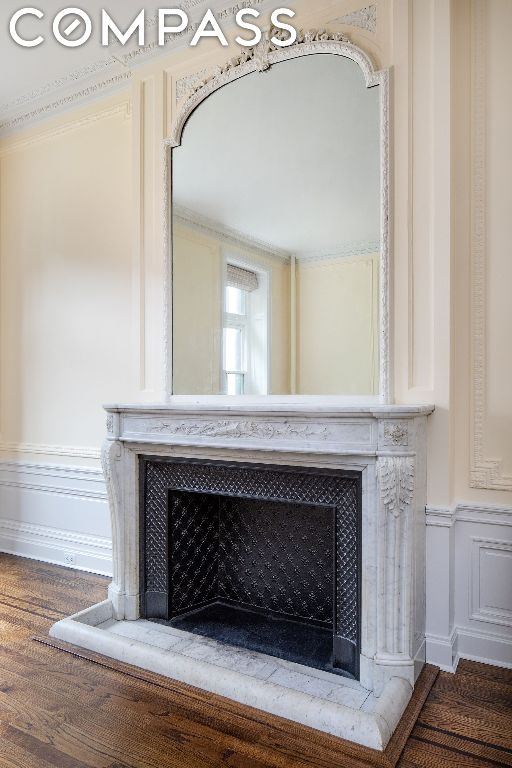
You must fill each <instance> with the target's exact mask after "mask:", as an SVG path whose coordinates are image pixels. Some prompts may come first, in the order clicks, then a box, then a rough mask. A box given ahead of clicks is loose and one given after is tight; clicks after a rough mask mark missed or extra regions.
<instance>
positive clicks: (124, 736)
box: [0, 554, 512, 768]
mask: <svg viewBox="0 0 512 768" xmlns="http://www.w3.org/2000/svg"><path fill="white" fill-rule="evenodd" d="M107 583H108V582H107V579H104V578H101V577H98V576H93V575H89V574H82V573H78V572H76V571H73V570H70V569H67V568H59V567H56V566H51V565H46V564H43V563H38V562H35V561H30V560H23V559H21V558H16V557H12V556H10V555H3V554H0V768H4V767H5V768H7V766H8V767H9V768H11V767H12V766H16V767H18V766H19V767H20V768H48V766H53V768H203V767H204V768H214V767H216V766H227V767H228V768H290V767H291V766H297V767H298V768H299V767H301V768H307V767H311V766H317V767H318V768H331V767H332V768H334V766H354V767H355V766H361V768H362V766H368V765H369V760H371V758H372V755H369V752H370V751H369V750H364V749H362V748H354V750H353V754H351V755H350V757H347V753H346V752H344V751H343V750H340V748H339V746H338V743H337V740H336V739H333V738H332V737H330V736H327V735H325V734H320V733H319V732H316V731H311V730H309V729H307V728H303V727H301V726H295V725H294V724H292V723H289V722H287V721H284V720H281V719H279V718H272V717H271V716H267V715H265V714H264V713H259V712H256V711H255V710H248V709H245V708H243V707H240V706H239V705H235V704H232V703H231V702H227V701H226V700H222V699H219V698H218V697H215V696H213V695H211V694H208V693H205V692H202V691H198V690H196V689H193V688H190V687H188V686H184V685H182V684H179V683H176V684H174V683H173V681H170V682H168V681H167V682H166V684H165V685H162V684H159V682H158V678H157V677H156V676H154V679H140V678H138V677H134V676H132V675H126V674H123V673H122V672H120V671H117V670H115V669H111V668H109V667H104V666H100V665H99V664H95V663H91V661H89V660H87V659H84V658H80V657H75V656H72V655H71V654H68V653H63V652H61V651H59V650H56V649H55V648H52V647H48V646H46V645H42V644H41V643H37V642H34V640H33V637H34V635H38V636H41V635H46V634H47V632H48V629H49V627H50V625H51V624H52V623H53V622H54V621H56V620H58V619H59V618H62V617H63V616H67V615H69V614H70V613H73V612H75V611H78V610H80V609H82V608H85V607H87V606H88V605H91V604H92V603H94V602H99V601H100V600H102V599H104V597H105V591H106V585H107ZM392 762H394V760H393V761H392ZM374 764H375V765H376V766H377V765H383V764H384V763H383V761H382V760H379V759H378V758H377V757H375V763H374ZM388 764H389V763H388ZM398 765H399V766H402V768H437V766H439V767H440V768H441V766H443V768H455V766H457V767H458V766H460V767H461V768H479V767H485V766H512V671H508V670H503V669H497V668H494V667H489V666H486V665H483V664H475V663H471V662H465V661H462V662H461V663H460V664H459V668H458V670H457V674H456V675H449V674H446V673H440V674H439V676H438V678H437V681H436V683H435V684H434V687H433V689H432V690H431V692H430V694H429V696H428V698H427V701H426V703H425V705H424V706H423V709H422V711H421V713H420V716H419V719H418V721H417V723H416V726H415V727H414V730H413V732H412V734H411V735H410V737H409V739H408V741H407V744H406V746H405V749H404V751H403V753H402V756H401V758H400V760H399V762H398Z"/></svg>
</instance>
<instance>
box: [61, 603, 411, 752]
mask: <svg viewBox="0 0 512 768" xmlns="http://www.w3.org/2000/svg"><path fill="white" fill-rule="evenodd" d="M50 634H51V636H52V637H54V638H56V639H58V640H65V641H66V642H69V643H73V644H75V645H79V646H81V647H82V648H87V649H88V650H90V651H95V652H98V653H102V654H104V655H105V656H108V657H110V658H112V659H116V660H117V661H122V662H125V663H127V664H133V665H135V666H137V667H141V668H142V669H146V670H149V671H151V672H155V673H157V674H160V675H164V676H166V677H170V678H173V679H175V680H179V681H181V682H184V683H188V684H190V685H193V686H196V687H197V688H202V689H203V690H206V691H210V692H211V693H216V694H219V695H221V696H226V697H227V698H230V699H233V700H234V701H237V702H239V703H240V704H245V705H247V706H251V707H255V708H257V709H261V710H263V711H265V712H269V713H270V714H273V715H278V716H281V717H285V718H288V719H290V720H293V721H295V722H297V723H301V724H303V725H308V726H310V727H312V728H317V729H318V730H320V731H324V732H326V733H330V734H332V735H334V736H338V737H340V738H343V739H348V740H350V741H354V742H356V743H358V744H362V745H364V746H367V747H371V748H372V749H377V750H383V749H385V747H386V745H387V743H388V741H389V739H390V737H391V735H392V733H393V731H394V730H395V728H396V726H397V724H398V722H399V720H400V718H401V716H402V714H403V712H404V711H405V708H406V706H407V704H408V702H409V700H410V698H411V694H412V688H411V686H410V685H409V683H407V682H406V681H405V680H402V679H400V678H394V679H393V680H390V681H389V683H388V684H387V686H386V688H385V690H384V691H383V693H382V694H381V696H380V697H379V698H376V697H375V696H374V695H373V694H371V692H370V691H368V690H367V689H365V688H363V686H362V685H361V684H360V683H357V682H356V681H353V680H348V679H346V678H343V677H340V676H338V675H333V674H329V673H327V672H321V671H320V670H315V669H311V668H309V667H303V666H301V665H299V664H293V663H291V662H288V661H283V660H281V659H277V658H275V657H274V656H268V655H265V654H261V653H255V652H253V651H246V650H244V649H241V648H231V647H230V646H227V645H224V644H222V643H219V642H217V641H215V640H210V639H208V638H204V637H199V636H197V635H196V634H191V633H189V632H184V631H182V630H179V629H176V628H174V627H168V626H162V625H160V624H155V623H153V622H149V621H145V620H143V619H139V620H137V621H116V620H115V619H114V618H113V613H112V604H111V603H110V601H105V602H104V603H100V604H98V605H96V606H94V607H93V608H89V609H87V610H85V611H82V612H81V613H78V614H76V615H75V616H72V617H70V618H68V619H64V620H62V621H60V622H58V623H57V624H55V625H54V626H53V627H52V630H51V632H50Z"/></svg>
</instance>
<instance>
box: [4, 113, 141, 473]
mask: <svg viewBox="0 0 512 768" xmlns="http://www.w3.org/2000/svg"><path fill="white" fill-rule="evenodd" d="M131 138H132V137H131V121H130V119H129V111H128V102H127V100H126V98H124V99H122V100H119V99H118V100H117V101H116V102H111V103H108V104H103V105H102V106H101V108H100V107H98V105H95V106H91V107H90V108H89V109H88V110H85V111H82V112H81V113H80V115H79V116H77V117H76V119H74V118H70V117H67V118H65V119H62V120H60V121H58V122H56V123H55V125H54V126H53V127H51V128H48V129H46V130H43V131H41V129H39V131H34V132H33V133H31V134H30V135H27V137H26V138H25V139H19V140H15V141H13V142H10V143H6V144H4V145H3V146H2V147H0V184H1V190H0V205H1V209H0V216H1V226H0V248H1V261H0V269H1V275H0V290H1V297H0V312H1V315H0V334H1V344H0V349H1V362H0V367H1V373H0V377H1V378H0V391H1V405H0V434H1V441H2V446H3V449H4V454H7V455H9V453H10V452H11V451H10V449H11V448H12V449H13V450H14V453H17V452H18V449H19V445H20V444H21V446H26V445H27V444H28V445H29V446H33V447H35V448H36V451H37V454H38V455H42V456H44V455H45V450H44V447H45V446H47V447H48V446H49V447H50V448H51V447H52V446H53V447H54V448H55V446H61V447H62V446H70V447H75V448H77V447H81V446H82V447H83V446H85V447H87V448H88V450H87V451H85V452H86V453H89V454H94V452H97V451H98V449H99V446H100V443H101V440H102V436H103V431H104V416H103V414H102V410H101V403H103V402H105V401H112V400H114V399H116V398H119V397H120V396H121V397H123V398H126V397H128V398H133V397H134V396H135V392H136V386H135V381H134V375H133V338H132V326H133V306H132V284H131V270H132V248H133V239H132V229H131V222H130V218H131V206H132V187H133V180H132V168H131ZM41 446H42V447H43V448H42V449H41V448H40V447H41ZM61 453H65V449H64V451H62V452H61ZM78 453H80V451H78ZM49 455H53V454H52V453H50V454H49ZM63 458H64V459H66V458H69V457H66V456H63ZM87 458H90V456H89V457H87Z"/></svg>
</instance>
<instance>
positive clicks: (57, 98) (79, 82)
mask: <svg viewBox="0 0 512 768" xmlns="http://www.w3.org/2000/svg"><path fill="white" fill-rule="evenodd" d="M246 6H247V3H246V2H238V3H235V4H234V3H233V0H229V2H226V0H210V2H207V0H185V1H184V2H182V3H181V6H180V7H182V8H183V10H184V11H186V12H188V13H189V20H190V23H189V25H188V27H187V29H185V30H184V31H183V32H181V33H179V34H176V35H173V36H172V38H170V39H169V40H168V42H167V43H166V45H165V46H164V47H160V46H158V45H157V42H156V39H153V40H152V41H151V42H150V43H148V44H147V45H146V46H144V47H141V48H139V47H137V46H136V45H133V44H132V45H131V47H130V46H121V44H120V43H119V42H117V41H115V42H112V43H111V45H110V50H111V51H112V52H113V53H112V54H111V55H109V56H107V57H105V56H103V57H102V58H99V59H98V60H97V61H95V62H93V63H92V64H89V65H87V66H84V67H81V68H79V69H77V70H75V71H73V72H65V73H63V74H62V75H60V76H59V77H56V78H55V79H53V80H51V81H49V82H48V83H45V84H44V85H42V86H40V87H38V88H34V89H31V90H30V91H28V92H26V93H23V94H20V95H19V96H16V98H14V99H12V100H11V101H8V102H6V103H4V104H2V105H1V106H0V114H1V115H2V118H3V119H2V120H0V138H1V137H3V136H6V135H9V134H11V133H13V132H15V131H17V130H20V129H22V128H25V127H27V126H28V125H32V124H34V123H36V122H38V121H40V120H44V119H47V118H50V117H54V116H55V115H58V114H60V113H61V112H64V111H65V110H66V109H69V108H70V107H74V106H76V105H77V104H79V103H81V102H86V101H88V100H91V99H93V98H95V97H99V96H101V95H104V94H105V93H110V92H113V91H115V90H118V89H119V88H122V87H128V86H129V84H130V81H131V80H132V78H133V75H134V70H135V69H136V68H138V67H140V66H141V65H143V64H145V63H146V62H147V61H148V60H149V59H153V58H157V57H161V56H168V55H169V54H170V53H174V52H176V51H179V50H180V49H182V48H184V47H186V46H187V45H188V42H189V39H190V38H191V37H192V36H193V34H194V32H195V31H196V30H197V28H198V26H199V21H200V18H201V10H202V7H204V10H205V9H206V7H208V8H211V9H212V10H213V11H214V13H215V14H216V16H217V18H218V20H219V21H220V22H222V21H224V26H225V28H226V29H229V28H231V27H232V26H233V25H234V19H235V15H236V13H237V11H239V10H240V9H242V8H244V7H246ZM257 6H260V8H261V10H262V11H264V10H265V9H266V8H267V7H268V8H270V7H272V8H273V7H274V5H273V4H272V0H252V1H251V7H257ZM145 26H146V30H148V31H149V32H151V30H154V33H155V36H156V27H157V16H156V15H154V16H152V17H150V18H148V19H146V25H145Z"/></svg>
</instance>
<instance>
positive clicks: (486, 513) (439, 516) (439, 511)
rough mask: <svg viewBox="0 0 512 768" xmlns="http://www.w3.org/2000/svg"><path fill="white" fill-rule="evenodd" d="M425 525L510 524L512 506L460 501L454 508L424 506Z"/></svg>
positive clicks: (449, 526)
mask: <svg viewBox="0 0 512 768" xmlns="http://www.w3.org/2000/svg"><path fill="white" fill-rule="evenodd" d="M425 514H426V519H427V525H429V526H438V527H442V528H451V527H452V526H453V525H455V523H476V524H479V525H504V526H507V527H511V526H512V507H509V506H506V505H500V504H495V505H490V504H476V503H470V502H461V503H460V504H457V505H456V506H455V507H454V508H451V509H450V508H449V507H431V506H427V507H426V508H425Z"/></svg>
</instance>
